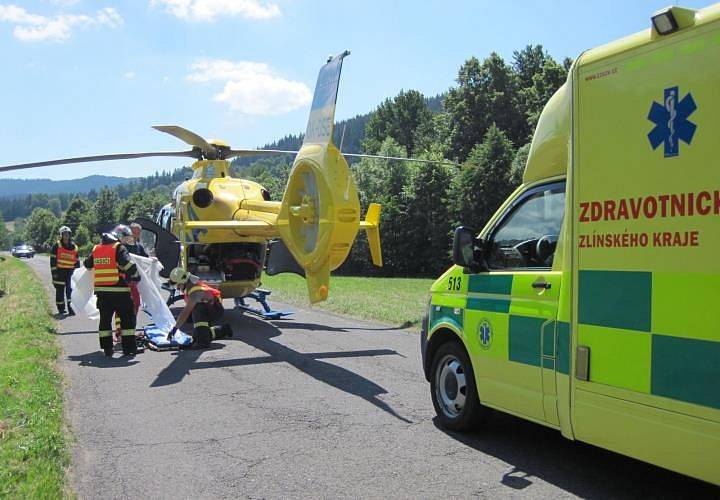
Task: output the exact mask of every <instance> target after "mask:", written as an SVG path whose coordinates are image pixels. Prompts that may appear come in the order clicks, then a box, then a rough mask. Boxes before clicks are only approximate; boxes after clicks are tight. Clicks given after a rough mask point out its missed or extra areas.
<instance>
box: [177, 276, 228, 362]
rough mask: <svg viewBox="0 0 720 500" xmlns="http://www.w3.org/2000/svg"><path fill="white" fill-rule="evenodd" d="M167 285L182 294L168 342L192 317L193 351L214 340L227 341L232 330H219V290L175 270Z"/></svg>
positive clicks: (226, 326)
mask: <svg viewBox="0 0 720 500" xmlns="http://www.w3.org/2000/svg"><path fill="white" fill-rule="evenodd" d="M170 283H171V284H172V285H173V286H175V287H176V288H177V289H178V290H180V291H183V292H185V307H184V308H183V310H182V311H181V312H180V316H178V319H177V321H176V322H175V326H174V327H173V328H172V330H170V333H168V339H171V338H172V337H173V335H175V332H177V330H178V328H181V327H182V326H183V325H184V324H185V322H186V321H187V320H188V318H189V317H190V315H192V321H193V343H192V345H193V347H195V348H197V349H204V348H206V347H209V346H210V342H211V341H213V340H215V339H221V338H230V337H232V335H233V332H232V328H231V327H230V325H228V324H224V325H222V326H219V325H218V323H219V322H220V320H221V319H222V317H223V314H224V312H225V310H224V309H223V305H222V298H221V296H220V290H218V289H217V288H213V287H211V286H210V285H208V284H207V283H205V282H204V281H203V280H201V279H200V278H198V277H197V276H194V275H192V274H190V273H188V272H187V271H186V270H185V269H182V268H180V267H176V268H175V269H173V270H172V272H170Z"/></svg>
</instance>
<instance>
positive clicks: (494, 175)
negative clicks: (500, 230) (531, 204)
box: [453, 125, 515, 229]
mask: <svg viewBox="0 0 720 500" xmlns="http://www.w3.org/2000/svg"><path fill="white" fill-rule="evenodd" d="M514 156H515V151H514V150H513V147H512V143H511V142H510V140H509V139H508V138H507V136H506V135H505V133H504V132H503V131H502V130H500V129H499V128H498V127H496V126H495V125H492V126H491V127H490V128H489V129H488V132H487V135H486V136H485V140H484V141H483V142H482V144H478V145H477V146H476V147H475V148H473V150H472V151H471V153H470V155H469V156H468V160H467V164H465V165H464V166H463V168H462V170H461V172H460V175H459V176H457V177H456V183H455V187H454V192H453V194H454V195H456V198H455V199H456V203H455V216H456V218H457V221H458V224H459V225H465V226H470V227H472V228H474V229H481V228H482V226H483V225H484V224H485V223H486V222H487V221H488V220H489V219H490V217H491V216H492V214H493V213H494V212H495V210H497V208H498V207H499V206H500V205H501V204H502V202H503V201H505V199H506V198H507V197H508V195H509V194H510V193H511V192H512V191H513V187H512V186H511V185H510V166H511V163H512V161H513V158H514Z"/></svg>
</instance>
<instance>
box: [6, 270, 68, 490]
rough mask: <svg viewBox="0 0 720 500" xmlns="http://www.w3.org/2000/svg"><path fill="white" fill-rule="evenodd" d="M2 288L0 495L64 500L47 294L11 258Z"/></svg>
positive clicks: (63, 451)
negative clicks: (61, 499) (59, 499)
mask: <svg viewBox="0 0 720 500" xmlns="http://www.w3.org/2000/svg"><path fill="white" fill-rule="evenodd" d="M0 259H2V258H1V257H0ZM0 286H1V287H2V288H4V290H3V291H4V294H3V295H2V297H0V318H1V319H0V498H62V497H64V496H67V490H66V485H65V474H66V468H67V466H68V464H69V453H68V450H67V442H66V439H65V434H64V427H63V407H62V404H63V400H62V385H61V378H60V375H59V374H58V372H57V371H56V369H55V359H56V358H57V355H58V346H57V343H56V339H55V337H54V324H53V320H52V319H51V317H50V315H49V309H48V301H47V292H46V291H45V289H44V288H43V286H42V284H41V283H40V282H39V280H38V279H37V278H36V277H35V275H34V274H33V273H32V271H31V270H30V269H29V268H28V266H27V264H25V263H23V262H20V261H19V260H18V259H14V258H11V257H8V258H6V259H4V260H0Z"/></svg>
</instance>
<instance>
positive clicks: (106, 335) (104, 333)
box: [98, 330, 112, 338]
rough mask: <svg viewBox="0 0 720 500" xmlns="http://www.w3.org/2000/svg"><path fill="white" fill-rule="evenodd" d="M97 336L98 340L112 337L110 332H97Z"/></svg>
mask: <svg viewBox="0 0 720 500" xmlns="http://www.w3.org/2000/svg"><path fill="white" fill-rule="evenodd" d="M98 335H100V338H103V337H110V336H111V335H112V332H111V331H110V330H101V331H99V332H98Z"/></svg>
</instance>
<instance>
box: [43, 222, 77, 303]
mask: <svg viewBox="0 0 720 500" xmlns="http://www.w3.org/2000/svg"><path fill="white" fill-rule="evenodd" d="M59 233H60V240H58V241H57V242H56V243H55V244H54V245H53V246H52V248H51V249H50V273H51V274H52V282H53V286H54V287H55V305H56V306H57V310H58V313H59V314H65V311H66V309H65V299H66V298H67V312H68V314H70V316H73V315H74V314H75V311H73V309H72V306H71V305H70V297H71V296H72V287H71V286H70V280H71V278H72V275H73V272H74V271H75V269H76V268H78V267H80V260H79V259H78V247H77V245H76V244H75V243H74V242H73V241H72V231H70V228H69V227H67V226H63V227H61V228H60V231H59Z"/></svg>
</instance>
